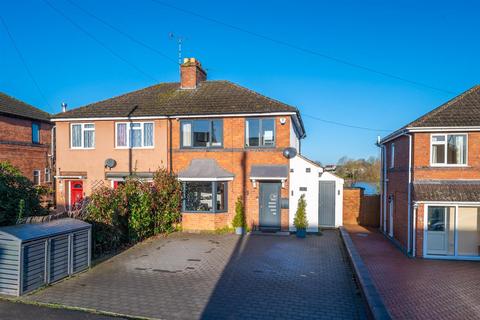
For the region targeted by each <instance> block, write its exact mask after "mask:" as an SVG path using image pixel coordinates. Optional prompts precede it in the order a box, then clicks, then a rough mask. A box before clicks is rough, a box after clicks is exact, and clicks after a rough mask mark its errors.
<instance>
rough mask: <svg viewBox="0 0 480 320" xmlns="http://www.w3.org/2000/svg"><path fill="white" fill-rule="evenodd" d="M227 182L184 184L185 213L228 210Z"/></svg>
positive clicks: (191, 182)
mask: <svg viewBox="0 0 480 320" xmlns="http://www.w3.org/2000/svg"><path fill="white" fill-rule="evenodd" d="M227 195H228V193H227V182H223V181H185V182H183V211H185V212H225V211H226V210H227Z"/></svg>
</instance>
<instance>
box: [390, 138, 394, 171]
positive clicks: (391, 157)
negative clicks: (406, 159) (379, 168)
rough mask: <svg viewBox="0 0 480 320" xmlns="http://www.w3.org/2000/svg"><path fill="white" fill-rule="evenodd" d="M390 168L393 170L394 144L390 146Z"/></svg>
mask: <svg viewBox="0 0 480 320" xmlns="http://www.w3.org/2000/svg"><path fill="white" fill-rule="evenodd" d="M390 168H395V143H392V144H391V145H390Z"/></svg>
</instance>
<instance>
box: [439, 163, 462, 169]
mask: <svg viewBox="0 0 480 320" xmlns="http://www.w3.org/2000/svg"><path fill="white" fill-rule="evenodd" d="M430 167H432V168H468V167H469V165H468V164H432V163H431V164H430Z"/></svg>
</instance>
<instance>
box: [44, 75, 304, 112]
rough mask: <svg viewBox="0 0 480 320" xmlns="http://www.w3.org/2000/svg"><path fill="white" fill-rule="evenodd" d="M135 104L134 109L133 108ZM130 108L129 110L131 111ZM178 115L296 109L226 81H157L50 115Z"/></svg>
mask: <svg viewBox="0 0 480 320" xmlns="http://www.w3.org/2000/svg"><path fill="white" fill-rule="evenodd" d="M135 106H137V108H136V109H134V107H135ZM132 110H133V112H132ZM130 112H131V114H130V116H132V117H141V116H175V115H178V116H182V115H206V114H212V115H213V114H234V113H266V112H297V113H298V110H297V108H295V107H292V106H289V105H287V104H285V103H282V102H280V101H277V100H274V99H271V98H268V97H266V96H263V95H261V94H259V93H257V92H254V91H252V90H249V89H247V88H244V87H241V86H239V85H237V84H234V83H232V82H229V81H223V80H222V81H204V82H201V83H200V84H199V85H198V87H197V88H196V89H181V88H180V83H178V82H170V83H161V84H157V85H154V86H151V87H147V88H144V89H141V90H138V91H134V92H130V93H127V94H124V95H121V96H118V97H114V98H111V99H107V100H104V101H100V102H96V103H92V104H89V105H87V106H84V107H81V108H76V109H72V110H70V111H67V112H65V113H59V114H56V115H55V116H54V117H53V118H54V119H55V118H56V119H59V118H89V117H96V118H97V117H98V118H102V117H126V116H128V115H129V113H130Z"/></svg>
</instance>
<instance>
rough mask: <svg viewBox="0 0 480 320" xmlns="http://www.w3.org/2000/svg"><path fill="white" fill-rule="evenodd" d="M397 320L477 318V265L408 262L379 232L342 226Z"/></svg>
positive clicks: (479, 288) (479, 302)
mask: <svg viewBox="0 0 480 320" xmlns="http://www.w3.org/2000/svg"><path fill="white" fill-rule="evenodd" d="M345 229H347V231H348V232H349V233H350V236H351V238H352V240H353V243H354V245H355V247H356V248H357V250H358V253H359V254H360V256H361V257H362V260H363V262H364V263H365V265H366V266H367V269H368V271H369V272H370V275H371V277H372V280H373V282H374V284H375V286H376V287H377V289H378V292H379V293H380V295H381V296H382V298H383V300H384V302H385V306H386V307H387V309H388V310H389V311H390V313H391V315H392V317H393V318H395V319H439V320H440V319H465V320H466V319H472V320H473V319H480V262H474V261H446V260H427V259H410V258H407V257H406V256H405V255H404V254H403V253H401V252H400V250H398V249H397V248H396V247H395V246H394V245H393V244H392V243H391V242H390V241H389V240H387V239H386V238H385V237H384V236H383V235H382V234H381V233H380V232H379V231H378V230H376V229H371V228H368V229H367V228H364V227H361V226H345Z"/></svg>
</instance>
